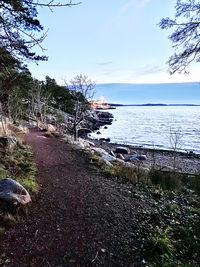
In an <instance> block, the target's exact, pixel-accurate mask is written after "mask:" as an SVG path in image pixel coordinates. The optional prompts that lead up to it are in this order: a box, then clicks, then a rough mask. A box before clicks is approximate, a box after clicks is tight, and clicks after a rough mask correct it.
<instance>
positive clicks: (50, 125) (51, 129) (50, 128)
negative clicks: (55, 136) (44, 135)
mask: <svg viewBox="0 0 200 267" xmlns="http://www.w3.org/2000/svg"><path fill="white" fill-rule="evenodd" d="M47 130H48V131H49V132H56V127H55V126H53V125H52V124H48V125H47Z"/></svg>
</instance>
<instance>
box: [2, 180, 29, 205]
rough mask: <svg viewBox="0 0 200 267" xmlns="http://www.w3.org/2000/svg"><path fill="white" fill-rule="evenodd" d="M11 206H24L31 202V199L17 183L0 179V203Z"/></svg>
mask: <svg viewBox="0 0 200 267" xmlns="http://www.w3.org/2000/svg"><path fill="white" fill-rule="evenodd" d="M2 202H3V203H5V204H8V205H9V204H11V205H14V206H16V205H19V204H22V205H25V204H28V203H29V202H31V197H30V195H29V193H28V192H27V190H26V189H25V188H24V187H23V186H22V185H20V184H19V183H18V182H16V181H14V180H12V179H10V178H6V179H0V203H2Z"/></svg>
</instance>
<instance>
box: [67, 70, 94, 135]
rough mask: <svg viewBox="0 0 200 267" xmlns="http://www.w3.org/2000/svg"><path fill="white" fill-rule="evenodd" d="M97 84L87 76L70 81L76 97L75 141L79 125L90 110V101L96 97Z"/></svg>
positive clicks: (79, 76)
mask: <svg viewBox="0 0 200 267" xmlns="http://www.w3.org/2000/svg"><path fill="white" fill-rule="evenodd" d="M94 87H95V82H94V81H92V80H90V79H89V78H88V76H86V75H82V74H80V75H77V76H75V77H74V79H73V80H71V81H70V89H71V90H72V93H73V95H74V97H75V108H74V126H73V128H74V139H75V140H76V139H77V129H78V125H79V124H80V123H81V122H82V120H83V119H84V114H85V112H86V111H87V110H88V109H89V108H90V104H89V101H91V100H92V98H93V95H94Z"/></svg>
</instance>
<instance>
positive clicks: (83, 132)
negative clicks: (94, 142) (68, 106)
mask: <svg viewBox="0 0 200 267" xmlns="http://www.w3.org/2000/svg"><path fill="white" fill-rule="evenodd" d="M91 132H92V131H91V130H90V129H87V128H81V129H78V137H82V136H83V137H84V136H87V134H89V133H91Z"/></svg>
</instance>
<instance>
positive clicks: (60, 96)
mask: <svg viewBox="0 0 200 267" xmlns="http://www.w3.org/2000/svg"><path fill="white" fill-rule="evenodd" d="M43 88H44V89H43V90H44V91H46V92H47V93H48V94H49V95H50V101H51V106H53V107H54V108H56V109H60V110H62V111H64V112H67V113H70V114H72V113H73V109H74V96H73V95H72V94H71V92H70V90H69V89H68V88H66V87H65V86H60V85H58V84H57V83H56V81H55V79H52V78H50V77H49V76H46V79H45V82H44V83H43Z"/></svg>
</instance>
